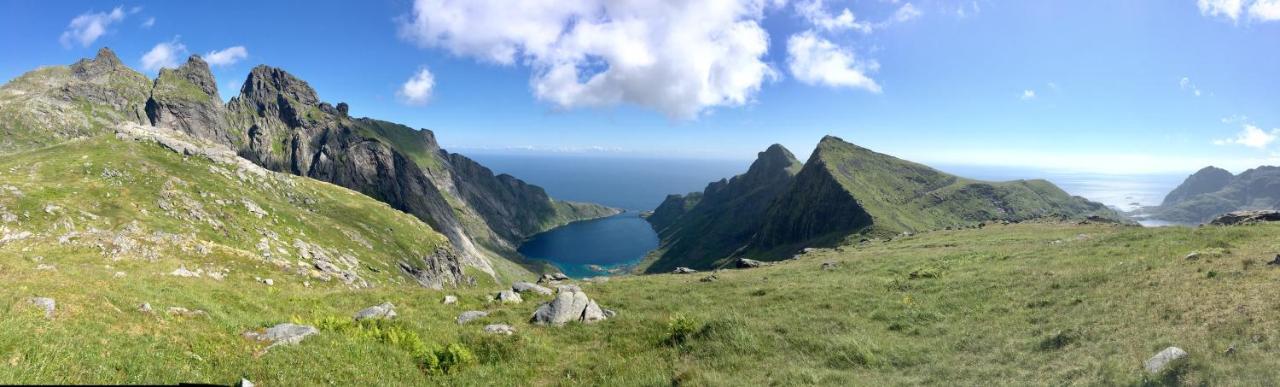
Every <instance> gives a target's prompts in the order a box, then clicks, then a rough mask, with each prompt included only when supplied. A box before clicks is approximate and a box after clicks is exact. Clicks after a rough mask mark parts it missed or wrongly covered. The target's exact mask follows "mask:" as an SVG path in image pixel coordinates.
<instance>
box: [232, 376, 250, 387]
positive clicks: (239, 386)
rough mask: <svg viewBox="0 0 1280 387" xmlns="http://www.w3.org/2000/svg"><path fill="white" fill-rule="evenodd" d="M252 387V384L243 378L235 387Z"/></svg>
mask: <svg viewBox="0 0 1280 387" xmlns="http://www.w3.org/2000/svg"><path fill="white" fill-rule="evenodd" d="M253 386H254V385H253V382H250V381H249V379H245V378H240V383H239V384H237V385H236V387H253Z"/></svg>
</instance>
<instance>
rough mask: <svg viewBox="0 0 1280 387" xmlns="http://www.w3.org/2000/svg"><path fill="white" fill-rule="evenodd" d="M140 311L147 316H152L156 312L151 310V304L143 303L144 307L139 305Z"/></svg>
mask: <svg viewBox="0 0 1280 387" xmlns="http://www.w3.org/2000/svg"><path fill="white" fill-rule="evenodd" d="M138 311H139V312H142V313H146V314H151V313H152V312H154V311H153V310H152V309H151V304H150V303H146V302H144V303H142V305H138Z"/></svg>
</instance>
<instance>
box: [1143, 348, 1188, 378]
mask: <svg viewBox="0 0 1280 387" xmlns="http://www.w3.org/2000/svg"><path fill="white" fill-rule="evenodd" d="M1184 357H1187V351H1183V350H1182V348H1178V347H1169V348H1165V349H1164V350H1163V351H1160V352H1159V353H1157V354H1155V356H1152V357H1151V358H1150V359H1147V361H1146V362H1145V363H1142V367H1143V368H1146V369H1147V373H1151V374H1158V373H1160V372H1162V371H1164V370H1165V368H1166V367H1168V366H1169V364H1170V363H1173V362H1174V361H1176V360H1178V359H1182V358H1184Z"/></svg>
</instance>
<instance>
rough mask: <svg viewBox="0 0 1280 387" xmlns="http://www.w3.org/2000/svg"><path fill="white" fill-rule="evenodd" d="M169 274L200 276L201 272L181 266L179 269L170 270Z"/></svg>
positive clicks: (190, 276)
mask: <svg viewBox="0 0 1280 387" xmlns="http://www.w3.org/2000/svg"><path fill="white" fill-rule="evenodd" d="M169 275H171V276H174V277H185V278H192V277H199V276H200V273H197V272H194V271H191V270H187V267H186V266H181V267H178V270H174V271H173V272H170V273H169Z"/></svg>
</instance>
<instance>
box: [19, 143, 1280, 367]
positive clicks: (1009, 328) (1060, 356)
mask: <svg viewBox="0 0 1280 387" xmlns="http://www.w3.org/2000/svg"><path fill="white" fill-rule="evenodd" d="M83 146H85V145H84V144H83V143H79V144H73V145H68V146H66V147H62V149H55V150H57V151H50V152H48V153H47V154H44V156H43V157H39V158H31V157H27V158H23V159H22V160H23V162H21V163H19V162H18V159H15V158H5V159H0V160H2V161H0V171H3V172H4V175H2V178H3V180H4V181H6V182H7V183H9V184H13V183H14V182H16V183H21V184H23V186H22V189H23V190H24V192H25V193H26V195H27V197H28V198H32V197H40V196H43V197H53V196H55V194H54V193H52V192H51V193H48V194H44V193H40V192H42V190H41V189H40V188H39V187H42V186H47V187H49V188H48V189H47V190H49V191H59V190H61V191H70V190H72V188H68V187H73V186H72V185H71V184H70V183H71V182H72V181H75V179H77V178H79V177H77V176H79V175H80V174H81V173H82V171H83V169H82V168H81V167H80V166H79V165H80V164H83V163H84V162H92V163H94V165H103V164H104V163H106V162H107V161H106V160H107V159H96V158H97V157H105V156H104V155H105V154H106V153H113V152H114V153H126V152H121V151H134V152H141V154H142V155H143V156H139V157H145V158H146V159H148V160H152V159H153V158H155V160H152V161H151V162H165V163H177V161H176V160H173V158H172V157H169V156H163V155H158V154H154V153H155V152H162V151H160V150H158V149H152V148H153V147H140V148H139V146H138V145H120V144H116V145H110V146H109V147H107V148H105V149H103V151H102V152H100V153H97V154H95V153H90V159H89V160H87V161H83V162H82V161H78V160H77V161H75V162H74V163H70V165H60V166H59V165H56V164H54V163H53V162H54V159H56V157H54V156H55V155H57V154H76V153H74V152H71V151H74V150H76V149H78V148H77V147H83ZM121 147H124V148H121ZM113 157H116V156H113ZM64 159H65V157H64ZM25 160H31V161H25ZM72 160H74V159H72ZM166 160H167V161H166ZM135 162H141V161H135ZM55 166H59V167H60V168H56V169H55V168H52V167H55ZM31 168H36V171H38V172H39V171H54V170H58V171H64V172H63V173H65V174H66V175H65V176H61V177H58V178H57V179H56V182H42V181H41V180H39V179H38V178H39V176H41V175H40V174H41V173H43V172H39V173H36V174H35V175H32V173H31V172H30V171H31ZM198 169H199V168H193V169H191V170H187V171H184V172H185V173H193V174H198V173H200V171H199V170H198ZM93 171H94V174H96V173H97V171H96V170H93ZM31 176H35V178H36V180H32V179H33V177H31ZM86 179H91V180H94V178H86ZM191 180H192V181H194V179H191ZM91 186H92V185H91ZM59 187H62V188H59ZM75 187H80V185H76V186H75ZM74 190H76V191H78V192H85V190H84V189H83V188H75V189H74ZM107 192H124V193H128V192H143V191H142V190H141V189H138V190H129V191H120V190H119V189H118V188H117V189H115V190H114V191H112V190H107V189H105V188H104V189H103V191H102V193H101V195H106V193H107ZM38 195H39V196H38ZM77 197H85V196H84V195H83V193H82V194H79V195H77ZM89 197H92V196H89ZM6 200H7V199H6ZM119 200H121V203H122V205H121V206H119V207H125V208H127V207H128V205H127V204H124V203H128V202H127V201H125V200H126V199H119ZM137 202H139V203H149V202H147V201H145V200H138V201H137ZM347 202H353V201H351V200H349V201H347ZM6 203H8V204H6V205H7V206H8V207H9V208H11V209H12V208H15V205H14V204H12V203H9V202H6ZM63 204H66V205H72V204H74V201H66V202H63ZM259 204H264V207H271V206H272V205H273V204H274V203H271V202H269V201H268V200H267V199H262V200H261V201H260V202H259ZM86 205H87V204H86ZM347 205H349V204H347ZM16 207H18V208H22V212H30V213H31V214H32V218H31V219H40V218H41V216H40V214H43V212H41V211H39V210H38V209H37V208H35V207H30V206H26V205H18V206H16ZM279 211H281V210H279V209H277V210H275V211H274V212H279ZM102 212H106V211H102ZM274 212H273V213H274ZM343 213H350V214H353V215H354V214H358V213H359V212H358V211H350V212H343ZM100 215H103V214H100ZM313 217H314V216H313ZM31 221H39V220H31ZM10 227H11V228H12V225H10ZM317 232H319V231H317ZM1277 234H1280V225H1261V226H1250V227H1234V228H1200V229H1184V228H1174V229H1141V228H1130V227H1116V226H1105V225H1083V226H1080V225H1061V224H1041V223H1024V224H1016V225H1010V226H989V227H987V228H986V229H968V230H960V231H940V232H930V233H924V234H920V235H917V236H914V237H910V238H900V239H896V240H894V241H892V242H873V243H870V244H867V245H864V246H861V247H855V246H845V247H842V248H839V249H836V250H819V251H818V252H815V253H810V254H806V255H804V256H802V257H801V258H799V259H796V260H791V261H785V262H782V263H780V264H778V265H775V266H772V267H767V268H763V269H753V270H743V271H726V272H721V273H720V274H719V277H720V280H719V281H717V282H711V283H704V282H699V281H698V279H699V278H700V277H701V275H683V276H681V275H654V276H639V277H621V278H615V279H613V280H612V281H610V282H607V283H604V284H584V285H583V286H584V288H585V289H586V290H587V292H588V293H589V294H591V296H592V297H593V298H595V299H596V300H598V301H599V302H600V303H601V304H602V305H603V306H605V307H607V308H612V309H616V310H618V311H619V312H620V313H621V314H620V316H619V317H618V318H615V319H612V320H609V321H606V322H603V323H600V324H596V325H591V326H580V325H570V326H567V327H563V328H559V329H551V328H539V327H532V326H529V325H527V324H525V323H524V321H525V319H527V317H528V316H529V314H530V313H531V312H532V311H533V309H534V308H535V305H536V303H537V302H538V301H541V300H545V299H546V297H539V296H527V299H526V302H525V303H524V304H519V305H509V306H495V305H490V304H487V303H486V302H485V301H484V300H485V298H486V296H487V293H488V292H490V291H492V290H494V289H496V288H497V286H495V285H493V284H484V285H481V286H479V287H476V288H474V289H460V290H457V291H455V292H454V293H456V294H459V295H460V296H462V305H460V306H444V305H440V304H439V297H440V296H441V295H442V292H437V291H430V290H426V289H422V288H418V287H415V286H410V285H392V284H390V283H387V284H386V285H384V286H380V287H378V288H374V289H365V290H349V289H346V288H343V287H340V286H319V287H315V286H313V287H312V288H304V287H302V286H301V285H300V284H299V283H298V282H299V281H296V280H291V279H290V278H292V276H291V275H287V274H283V273H279V272H277V271H275V269H273V268H269V267H264V266H263V265H262V264H258V263H255V262H254V261H252V260H247V259H243V258H236V257H217V256H215V257H211V258H207V259H203V260H201V259H193V258H191V257H189V256H184V255H182V254H174V255H166V256H165V257H164V258H162V259H161V260H159V261H157V262H145V261H139V260H132V259H126V260H121V261H115V262H113V261H110V260H107V259H104V258H103V257H102V255H101V254H100V253H98V252H97V251H93V250H85V249H64V248H61V247H58V245H57V244H56V243H50V242H49V241H22V242H17V243H16V244H14V243H10V244H7V245H4V246H3V247H0V253H3V255H5V256H6V259H3V260H0V276H2V277H3V278H4V282H5V283H6V284H7V286H6V287H4V288H3V289H0V299H2V300H5V301H6V303H4V304H3V305H0V308H5V312H4V313H0V381H6V382H19V383H20V382H36V381H40V382H80V383H84V382H108V383H116V382H162V383H166V382H168V383H171V382H176V381H210V382H221V383H228V382H231V381H233V380H236V378H238V377H240V376H247V377H248V378H249V379H251V380H254V381H257V382H263V383H264V384H320V383H326V384H327V383H337V384H354V383H360V384H368V383H370V382H374V381H377V382H379V383H380V384H421V383H429V384H437V383H440V384H443V383H451V384H456V385H482V384H491V385H515V384H520V385H524V384H561V383H564V384H596V385H599V384H613V385H658V384H663V385H666V384H671V383H672V381H673V380H680V381H682V382H690V383H691V384H695V385H698V384H711V385H721V384H748V385H760V384H839V385H904V384H919V383H932V384H964V385H973V384H1014V385H1020V384H1067V383H1077V384H1128V383H1137V382H1140V381H1142V379H1143V376H1142V372H1141V363H1142V361H1143V360H1145V359H1146V358H1147V357H1149V356H1151V354H1153V353H1155V352H1156V351H1158V350H1160V349H1162V348H1164V347H1165V346H1169V345H1177V346H1179V347H1181V348H1183V349H1186V350H1187V351H1188V352H1190V353H1191V356H1190V361H1189V362H1188V364H1187V366H1185V367H1183V368H1181V370H1183V372H1182V373H1181V374H1180V375H1179V376H1180V377H1182V378H1183V379H1184V380H1185V381H1189V382H1196V381H1208V382H1211V383H1213V384H1260V383H1265V382H1267V381H1270V380H1276V379H1277V378H1280V368H1277V367H1275V366H1274V365H1275V363H1276V361H1275V356H1274V351H1275V346H1274V343H1275V340H1277V339H1280V338H1277V337H1273V336H1274V334H1273V333H1272V332H1275V331H1276V330H1277V329H1278V328H1280V309H1277V308H1275V307H1274V306H1273V305H1272V304H1273V302H1271V300H1270V298H1269V297H1268V296H1267V295H1268V294H1270V291H1271V289H1272V288H1273V287H1274V283H1275V281H1276V280H1278V279H1280V272H1277V271H1276V270H1277V269H1273V268H1270V267H1266V266H1264V265H1262V262H1263V261H1264V260H1267V259H1268V258H1269V257H1270V256H1272V255H1274V254H1275V252H1276V251H1277V250H1280V243H1277V242H1276V240H1277V239H1276V238H1275V236H1276V235H1277ZM379 235H389V234H379ZM337 239H338V240H335V241H334V243H341V242H342V241H341V239H342V238H337ZM1057 241H1061V242H1057ZM28 249H29V251H24V250H28ZM1191 251H1204V252H1206V254H1203V255H1204V257H1203V258H1201V259H1200V260H1196V261H1187V260H1185V259H1183V256H1184V255H1186V254H1187V253H1188V252H1191ZM35 255H42V256H44V260H43V261H41V262H42V263H46V264H54V265H56V266H57V267H58V269H57V270H56V271H39V270H36V269H35V266H36V265H37V263H36V262H33V261H32V260H31V258H30V257H32V256H35ZM824 261H834V262H838V263H839V264H840V267H839V268H838V269H837V270H833V271H824V270H821V269H820V268H819V266H820V264H821V263H822V262H824ZM180 262H182V263H186V264H187V265H188V267H192V266H198V265H199V264H200V263H210V264H214V265H217V266H230V267H233V268H234V269H233V271H232V272H231V273H232V274H231V275H230V276H229V277H228V279H226V280H224V281H213V280H210V279H184V278H175V277H169V276H162V275H159V274H158V273H160V272H167V271H169V270H171V269H172V267H173V266H175V265H177V264H178V263H180ZM106 265H111V266H112V267H111V268H106V267H105V266H106ZM113 271H125V272H127V273H128V276H127V277H126V278H124V279H116V278H112V276H111V273H112V272H113ZM912 273H915V275H914V276H913V275H912ZM253 275H272V276H273V277H274V278H276V280H277V284H276V286H274V287H270V288H268V287H265V286H261V285H258V284H256V283H254V282H253V280H252V278H251V276H253ZM282 278H283V279H284V280H282ZM677 294H678V295H679V298H678V301H676V302H673V301H674V299H673V297H674V296H675V295H677ZM37 295H40V296H43V295H51V296H53V297H56V298H57V299H58V302H59V308H60V309H59V310H60V311H59V314H58V317H57V318H56V319H55V320H52V321H46V320H44V319H42V318H41V317H39V316H38V315H37V314H36V313H35V312H33V311H31V310H30V308H29V307H28V306H27V305H26V304H25V302H24V301H23V300H24V299H25V298H26V297H30V296H37ZM144 301H146V302H150V303H151V304H152V305H153V306H155V307H156V308H157V309H163V308H165V307H167V306H171V305H177V306H185V307H190V308H200V309H205V310H208V311H209V312H210V315H209V316H208V317H198V318H190V319H188V318H179V317H168V316H162V315H161V316H148V315H143V314H140V313H138V312H136V311H135V310H134V306H135V305H136V304H138V303H140V302H144ZM382 301H391V302H393V303H395V304H396V305H398V306H399V308H398V311H399V312H400V314H401V318H400V319H399V321H400V324H401V326H403V327H405V328H406V329H409V330H411V331H414V332H417V333H419V334H420V335H421V336H422V337H423V338H424V339H425V340H426V341H429V342H432V343H462V344H463V345H466V346H467V347H469V348H471V349H472V351H474V352H475V353H476V355H477V357H478V358H479V360H480V363H479V364H478V365H476V366H473V367H470V368H467V369H464V370H462V371H461V372H459V373H456V374H454V375H448V376H429V375H426V374H424V373H423V372H421V371H420V370H419V369H418V368H417V367H416V366H415V365H414V361H413V360H412V359H411V358H410V357H409V355H408V354H407V353H406V352H404V351H402V350H399V349H397V348H395V347H393V346H389V345H385V344H380V343H377V342H374V341H371V340H368V339H362V338H357V337H348V336H344V335H341V334H337V333H334V332H323V333H321V334H320V335H319V336H316V337H313V338H310V339H308V340H307V341H305V342H303V343H302V344H301V345H298V346H294V347H281V348H276V349H272V350H271V351H270V352H268V353H266V354H264V355H261V356H255V352H256V351H258V350H259V349H261V346H260V345H257V344H254V343H251V342H248V341H246V340H244V339H242V338H240V337H239V334H240V333H241V332H243V331H244V330H247V329H251V328H254V327H259V326H264V325H269V324H274V323H278V322H281V321H285V320H288V319H290V318H292V316H296V317H297V318H299V319H301V320H314V319H319V318H324V317H334V316H337V317H345V316H348V315H349V314H350V313H352V312H354V311H356V310H358V309H360V308H362V307H364V306H368V305H373V304H376V303H380V302H382ZM469 309H486V310H490V311H491V312H492V313H493V314H492V315H491V316H490V317H487V318H484V319H482V320H480V321H479V322H478V323H472V324H469V325H465V326H459V325H457V324H455V323H454V322H453V318H454V317H455V316H456V315H457V314H458V313H459V312H460V311H463V310H469ZM676 315H682V316H685V320H686V321H689V322H690V324H689V326H690V327H692V328H693V331H694V333H693V334H692V335H691V338H689V339H688V340H686V341H684V342H683V343H682V344H678V345H671V344H667V343H666V342H665V340H666V338H667V337H668V332H669V330H670V329H669V328H668V323H669V322H670V321H671V320H672V318H673V316H676ZM491 322H503V323H510V324H512V325H514V326H516V328H517V329H518V330H519V331H520V333H518V334H517V335H516V336H513V337H490V336H486V335H484V334H482V333H480V327H481V326H482V325H483V324H485V323H491ZM1231 345H1234V346H1235V347H1236V350H1237V353H1236V354H1235V355H1233V356H1230V357H1228V356H1226V355H1223V354H1222V352H1223V350H1225V349H1226V348H1227V347H1228V346H1231Z"/></svg>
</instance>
